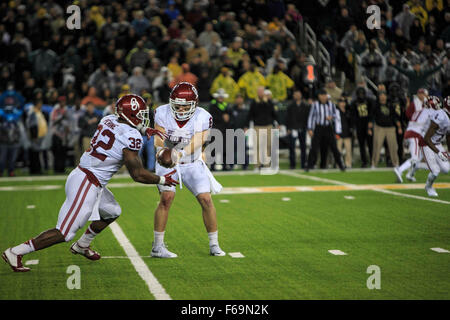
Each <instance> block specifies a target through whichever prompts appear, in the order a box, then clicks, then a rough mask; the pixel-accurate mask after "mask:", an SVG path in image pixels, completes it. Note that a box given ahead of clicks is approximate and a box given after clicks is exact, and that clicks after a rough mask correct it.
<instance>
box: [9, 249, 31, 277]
mask: <svg viewBox="0 0 450 320" xmlns="http://www.w3.org/2000/svg"><path fill="white" fill-rule="evenodd" d="M2 258H3V260H5V262H6V263H7V264H9V266H10V267H11V269H13V271H14V272H28V271H30V270H31V269H30V268H27V267H24V266H23V264H22V256H21V255H19V254H15V253H13V252H12V250H11V248H8V249H6V250H5V252H3V254H2Z"/></svg>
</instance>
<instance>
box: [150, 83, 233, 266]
mask: <svg viewBox="0 0 450 320" xmlns="http://www.w3.org/2000/svg"><path fill="white" fill-rule="evenodd" d="M211 127H212V117H211V115H210V114H209V113H208V112H207V111H206V110H205V109H203V108H201V107H199V106H198V93H197V89H196V88H195V87H194V86H193V85H192V84H191V83H188V82H181V83H178V84H177V85H176V86H175V87H174V88H173V89H172V92H171V94H170V97H169V103H168V104H165V105H162V106H160V107H158V108H157V109H156V110H155V129H156V130H158V131H160V132H163V133H164V134H166V135H167V138H166V139H165V140H163V139H162V138H161V137H159V136H155V147H156V149H157V154H156V159H157V163H156V174H158V175H166V174H168V173H170V172H171V170H173V169H172V168H173V167H176V169H177V174H175V175H174V176H173V178H174V179H175V180H176V181H177V182H179V183H180V188H181V187H182V186H183V185H184V186H186V188H187V189H189V191H190V192H191V193H192V194H193V195H194V196H195V197H196V198H197V201H198V202H199V204H200V206H201V208H202V215H203V222H204V224H205V227H206V231H207V232H208V238H209V249H210V250H209V253H210V255H212V256H224V255H225V252H223V251H222V250H221V249H220V247H219V242H218V231H217V217H216V209H215V207H214V203H213V201H212V198H211V193H217V192H220V190H221V188H222V186H221V185H220V184H219V183H218V182H217V181H216V180H215V179H214V177H213V175H212V174H211V172H210V171H209V168H208V167H207V166H206V164H205V162H204V161H203V160H202V146H203V145H204V143H205V142H206V141H207V139H208V135H209V131H210V129H211ZM158 189H159V191H160V201H159V204H158V206H157V208H156V210H155V216H154V242H153V245H152V251H151V256H153V257H159V258H175V257H177V255H176V254H175V253H172V252H170V251H169V250H167V247H166V245H165V243H164V232H165V228H166V224H167V219H168V214H169V209H170V207H171V205H172V202H173V200H174V198H175V186H173V185H158Z"/></svg>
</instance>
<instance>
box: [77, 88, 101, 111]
mask: <svg viewBox="0 0 450 320" xmlns="http://www.w3.org/2000/svg"><path fill="white" fill-rule="evenodd" d="M88 103H93V104H94V106H95V107H105V106H106V101H105V100H103V99H102V98H100V97H99V96H97V90H96V89H95V87H89V90H88V95H87V96H86V97H84V98H83V99H82V100H81V104H82V105H87V104H88Z"/></svg>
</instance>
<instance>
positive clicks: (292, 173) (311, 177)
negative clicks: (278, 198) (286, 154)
mask: <svg viewBox="0 0 450 320" xmlns="http://www.w3.org/2000/svg"><path fill="white" fill-rule="evenodd" d="M279 173H280V174H284V175H287V176H292V177H297V178H303V179H309V180H314V181H320V182H327V183H331V184H336V185H340V186H346V187H350V188H355V189H357V188H358V185H356V184H351V183H346V182H342V181H338V180H332V179H326V178H320V177H315V176H310V175H306V174H301V173H296V172H290V171H287V170H280V171H279ZM375 186H376V185H375ZM370 190H371V191H375V192H381V193H387V194H391V195H395V196H399V197H405V198H412V199H417V200H425V201H431V202H437V203H443V204H450V202H449V201H445V200H439V199H432V198H426V197H422V196H416V195H412V194H407V193H400V192H395V191H390V190H386V189H382V188H381V187H378V188H377V187H374V188H372V189H370Z"/></svg>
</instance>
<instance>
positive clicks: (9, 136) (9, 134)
mask: <svg viewBox="0 0 450 320" xmlns="http://www.w3.org/2000/svg"><path fill="white" fill-rule="evenodd" d="M22 113H23V111H22V109H20V108H17V107H15V106H13V105H7V106H4V107H1V108H0V177H2V176H3V171H4V170H5V168H6V167H8V176H9V177H14V176H15V173H14V169H15V165H16V158H17V153H18V151H19V148H20V144H21V138H22V137H21V133H20V124H19V123H20V117H21V116H22Z"/></svg>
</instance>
